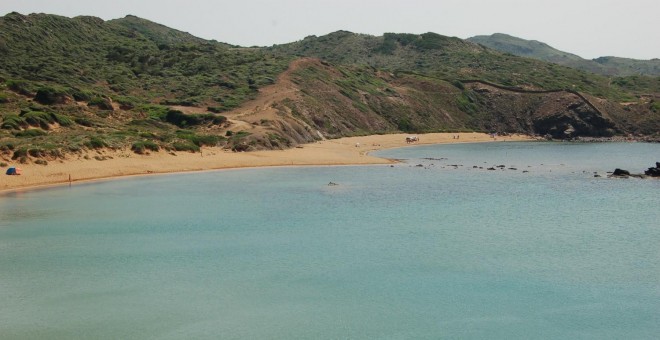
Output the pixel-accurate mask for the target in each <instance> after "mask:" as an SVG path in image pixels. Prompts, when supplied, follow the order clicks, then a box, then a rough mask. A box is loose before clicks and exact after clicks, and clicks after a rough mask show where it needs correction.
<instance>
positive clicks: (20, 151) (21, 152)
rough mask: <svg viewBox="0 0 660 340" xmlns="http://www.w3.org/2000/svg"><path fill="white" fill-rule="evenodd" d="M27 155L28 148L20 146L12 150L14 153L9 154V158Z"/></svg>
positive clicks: (22, 157)
mask: <svg viewBox="0 0 660 340" xmlns="http://www.w3.org/2000/svg"><path fill="white" fill-rule="evenodd" d="M27 155H28V149H27V148H26V147H22V148H20V149H18V150H15V151H14V154H13V155H12V156H11V159H13V160H16V159H26V158H27Z"/></svg>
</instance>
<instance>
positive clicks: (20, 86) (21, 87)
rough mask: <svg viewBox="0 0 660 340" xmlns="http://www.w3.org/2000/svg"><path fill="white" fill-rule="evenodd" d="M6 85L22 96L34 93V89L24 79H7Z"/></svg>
mask: <svg viewBox="0 0 660 340" xmlns="http://www.w3.org/2000/svg"><path fill="white" fill-rule="evenodd" d="M7 87H8V88H9V89H10V90H12V91H14V92H16V93H19V94H22V95H24V96H32V95H33V94H34V89H33V87H32V84H30V83H29V82H27V81H25V80H8V81H7Z"/></svg>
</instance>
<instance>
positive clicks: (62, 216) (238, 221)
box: [0, 143, 660, 339]
mask: <svg viewBox="0 0 660 340" xmlns="http://www.w3.org/2000/svg"><path fill="white" fill-rule="evenodd" d="M379 155H382V156H385V157H390V158H401V159H407V163H401V164H396V165H394V166H393V167H390V166H384V165H380V166H363V167H352V166H351V167H309V168H269V169H249V170H231V171H217V172H209V173H198V174H177V175H168V176H156V177H145V178H132V179H125V180H118V181H111V182H104V183H93V184H84V185H76V186H73V187H71V188H68V187H62V188H55V189H49V190H43V191H32V192H25V193H20V194H18V193H16V194H11V195H6V196H4V197H0V273H1V274H0V301H2V304H0V338H48V339H56V338H62V339H64V338H159V339H180V338H218V337H222V338H285V339H290V338H487V339H494V338H495V339H497V338H503V339H511V338H519V339H529V338H562V339H564V338H597V339H602V338H634V339H653V338H656V337H657V334H660V247H658V245H659V244H660V227H658V224H657V222H658V219H659V218H660V212H659V209H658V207H660V196H659V195H658V193H659V192H660V191H659V190H660V181H658V180H652V179H647V180H639V179H627V180H621V179H607V178H594V177H593V172H594V171H595V172H599V173H601V174H603V175H604V174H605V172H606V171H611V170H613V169H614V168H616V167H621V168H625V169H628V170H630V171H631V172H642V171H643V170H644V169H645V168H647V167H649V166H651V165H653V164H654V162H655V161H656V160H660V145H658V144H641V143H639V144H635V143H628V144H626V143H621V144H616V143H610V144H568V143H496V144H464V145H445V146H423V147H414V148H403V149H397V150H388V151H383V152H380V153H379ZM428 158H431V159H428ZM417 164H421V165H422V166H419V167H418V166H416V165H417ZM451 165H457V166H451ZM495 165H506V167H505V169H506V170H496V171H488V170H485V169H479V167H480V166H481V167H484V168H486V167H490V166H495ZM473 166H477V168H473ZM509 168H516V169H517V170H509ZM523 171H527V172H525V173H523ZM330 181H332V182H335V183H339V185H338V186H328V185H327V183H328V182H330Z"/></svg>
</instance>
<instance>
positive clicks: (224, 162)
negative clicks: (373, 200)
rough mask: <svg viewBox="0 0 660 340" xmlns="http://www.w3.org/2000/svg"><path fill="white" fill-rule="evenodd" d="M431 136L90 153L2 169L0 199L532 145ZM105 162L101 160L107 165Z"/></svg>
mask: <svg viewBox="0 0 660 340" xmlns="http://www.w3.org/2000/svg"><path fill="white" fill-rule="evenodd" d="M456 135H457V134H455V133H453V134H452V133H432V134H421V135H418V136H419V139H420V141H419V142H417V143H414V144H408V143H406V136H408V135H406V134H390V135H371V136H363V137H347V138H341V139H333V140H325V141H320V142H317V143H312V144H304V145H301V146H299V147H296V148H292V149H288V150H269V151H254V152H231V151H228V150H224V149H222V148H217V147H215V148H209V147H204V148H202V152H201V153H189V152H177V153H175V155H173V154H170V153H168V152H166V151H160V152H153V153H151V154H149V155H138V154H135V153H133V152H132V151H130V150H123V151H105V152H100V153H90V154H88V155H87V156H88V157H87V159H85V158H84V157H82V156H80V157H78V156H75V158H73V157H69V159H66V160H55V161H50V162H49V163H48V165H38V164H10V166H17V167H20V168H21V169H23V174H22V175H20V176H7V175H4V171H5V169H6V168H3V169H2V171H3V172H2V176H1V177H0V178H2V179H1V180H0V193H7V192H15V191H23V190H28V189H35V188H40V187H44V186H52V185H69V183H70V182H69V178H70V179H71V183H72V184H75V183H79V182H82V181H90V180H101V179H112V178H118V177H125V176H135V175H149V174H159V173H172V172H188V171H205V170H216V169H230V168H245V167H263V166H292V165H297V166H303V165H360V164H388V163H394V162H396V161H395V160H390V159H384V158H378V157H374V156H371V155H370V154H369V153H370V152H372V151H375V150H381V149H390V148H398V147H405V146H411V145H424V144H443V143H475V142H504V141H524V140H532V138H531V137H528V136H522V135H515V136H507V137H498V138H497V139H493V138H491V136H490V135H488V134H483V133H460V134H459V136H460V138H459V139H454V136H456ZM103 158H105V160H99V159H103Z"/></svg>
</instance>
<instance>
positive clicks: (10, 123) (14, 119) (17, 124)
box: [0, 114, 28, 130]
mask: <svg viewBox="0 0 660 340" xmlns="http://www.w3.org/2000/svg"><path fill="white" fill-rule="evenodd" d="M25 127H28V123H27V122H25V119H23V117H20V116H19V115H16V114H8V115H5V116H4V117H3V118H2V125H0V128H2V129H5V130H20V129H21V128H25Z"/></svg>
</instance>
